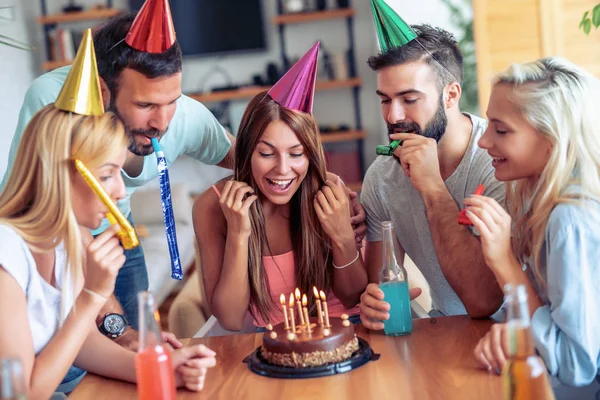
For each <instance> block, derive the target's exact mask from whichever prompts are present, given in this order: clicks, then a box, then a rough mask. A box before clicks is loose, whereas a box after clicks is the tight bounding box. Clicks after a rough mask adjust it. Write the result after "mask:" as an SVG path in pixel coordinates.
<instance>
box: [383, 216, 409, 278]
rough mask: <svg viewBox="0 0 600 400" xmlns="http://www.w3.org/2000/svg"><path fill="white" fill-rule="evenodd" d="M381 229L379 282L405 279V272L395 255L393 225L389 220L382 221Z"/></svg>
mask: <svg viewBox="0 0 600 400" xmlns="http://www.w3.org/2000/svg"><path fill="white" fill-rule="evenodd" d="M382 229H383V230H382V258H381V262H382V265H381V272H380V274H379V282H380V283H384V282H399V281H405V280H406V272H405V271H404V268H403V267H402V264H401V263H400V260H399V259H398V257H397V255H396V246H395V242H396V241H395V238H394V227H393V225H392V223H391V222H384V224H383V228H382Z"/></svg>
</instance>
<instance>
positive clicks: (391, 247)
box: [379, 221, 412, 336]
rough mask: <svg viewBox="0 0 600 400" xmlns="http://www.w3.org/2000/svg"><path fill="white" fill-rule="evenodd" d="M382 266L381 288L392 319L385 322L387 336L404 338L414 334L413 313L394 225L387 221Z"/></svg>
mask: <svg viewBox="0 0 600 400" xmlns="http://www.w3.org/2000/svg"><path fill="white" fill-rule="evenodd" d="M382 230H383V235H382V239H383V244H382V259H381V260H382V266H381V271H380V273H379V287H380V288H381V290H382V291H383V294H384V299H383V300H384V301H386V302H387V303H389V304H390V311H389V314H390V318H389V319H388V320H387V321H383V325H384V329H383V330H384V332H385V334H386V335H392V336H402V335H407V334H409V333H411V332H412V313H411V309H410V297H409V294H408V277H407V275H406V270H405V269H404V266H403V265H402V263H401V262H399V258H398V257H397V253H396V246H395V243H396V240H395V237H394V224H393V223H392V222H391V221H385V222H384V223H383V224H382Z"/></svg>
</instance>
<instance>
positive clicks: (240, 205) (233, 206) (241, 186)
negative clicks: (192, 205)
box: [219, 180, 257, 237]
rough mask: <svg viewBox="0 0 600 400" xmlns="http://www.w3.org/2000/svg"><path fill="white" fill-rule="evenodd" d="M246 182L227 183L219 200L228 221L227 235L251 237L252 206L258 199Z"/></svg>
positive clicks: (232, 181)
mask: <svg viewBox="0 0 600 400" xmlns="http://www.w3.org/2000/svg"><path fill="white" fill-rule="evenodd" d="M250 193H254V189H252V188H251V187H250V186H249V185H248V184H247V183H246V182H238V181H234V180H230V181H227V182H226V183H225V186H224V187H223V191H222V192H221V197H220V198H219V205H220V206H221V210H222V211H223V215H224V216H225V219H226V220H227V234H236V235H242V236H246V237H248V236H250V230H251V226H250V211H249V210H250V206H251V205H252V203H254V201H255V200H256V199H257V196H256V195H254V194H250Z"/></svg>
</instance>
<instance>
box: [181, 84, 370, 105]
mask: <svg viewBox="0 0 600 400" xmlns="http://www.w3.org/2000/svg"><path fill="white" fill-rule="evenodd" d="M361 85H362V81H361V79H360V78H349V79H344V80H337V81H318V82H317V84H316V85H315V90H333V89H340V88H351V87H358V86H361ZM269 89H271V86H249V87H246V88H241V89H237V90H224V91H219V92H210V93H188V94H187V95H188V96H189V97H191V98H192V99H195V100H198V101H199V102H201V103H213V102H218V101H230V100H241V99H249V98H251V97H254V96H256V95H257V94H259V93H260V92H263V91H265V90H269Z"/></svg>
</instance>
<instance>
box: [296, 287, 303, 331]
mask: <svg viewBox="0 0 600 400" xmlns="http://www.w3.org/2000/svg"><path fill="white" fill-rule="evenodd" d="M295 293H296V304H297V305H298V323H299V324H300V326H302V325H304V316H303V315H302V304H300V289H298V288H296V292H295Z"/></svg>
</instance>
